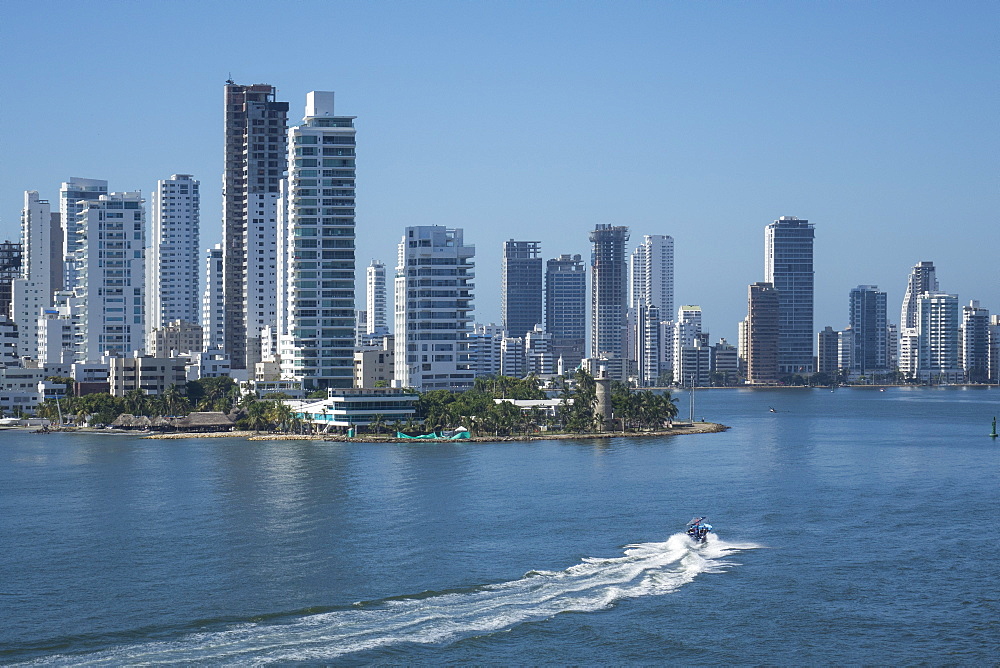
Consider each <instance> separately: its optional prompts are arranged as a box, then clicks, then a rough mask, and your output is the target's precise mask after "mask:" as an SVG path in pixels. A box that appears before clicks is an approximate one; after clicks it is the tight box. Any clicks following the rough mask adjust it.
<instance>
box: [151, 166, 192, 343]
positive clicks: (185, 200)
mask: <svg viewBox="0 0 1000 668" xmlns="http://www.w3.org/2000/svg"><path fill="white" fill-rule="evenodd" d="M198 186H199V183H198V181H196V180H195V179H194V178H192V176H191V175H190V174H174V175H172V176H171V177H170V178H169V179H161V180H159V181H157V182H156V189H155V190H154V191H153V195H152V198H151V200H152V201H151V211H150V214H151V215H150V219H151V225H150V239H149V242H150V243H149V247H148V248H147V250H146V295H147V307H146V326H147V328H149V330H150V333H151V336H152V331H153V330H157V329H162V328H163V327H164V326H165V325H167V323H171V322H176V321H183V322H184V323H186V327H187V328H188V329H190V328H192V327H199V328H200V325H199V324H198V323H199V321H200V319H201V298H200V295H199V294H198V273H199V266H198V264H199V249H200V247H201V242H200V236H199V234H200V233H199V211H200V200H199V192H198ZM199 338H200V337H199ZM198 349H199V350H200V349H201V348H200V347H199V348H198Z"/></svg>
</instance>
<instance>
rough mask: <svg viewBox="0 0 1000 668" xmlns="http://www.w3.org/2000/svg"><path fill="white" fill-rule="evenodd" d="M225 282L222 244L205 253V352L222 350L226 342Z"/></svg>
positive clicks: (203, 317)
mask: <svg viewBox="0 0 1000 668" xmlns="http://www.w3.org/2000/svg"><path fill="white" fill-rule="evenodd" d="M223 280H224V279H223V272H222V244H215V245H214V246H212V247H211V248H209V249H208V250H206V251H205V293H204V295H203V296H202V298H201V330H202V341H203V343H204V347H205V350H212V349H216V350H222V349H223V346H224V345H225V342H226V338H225V324H226V310H225V306H224V304H223V301H222V292H223Z"/></svg>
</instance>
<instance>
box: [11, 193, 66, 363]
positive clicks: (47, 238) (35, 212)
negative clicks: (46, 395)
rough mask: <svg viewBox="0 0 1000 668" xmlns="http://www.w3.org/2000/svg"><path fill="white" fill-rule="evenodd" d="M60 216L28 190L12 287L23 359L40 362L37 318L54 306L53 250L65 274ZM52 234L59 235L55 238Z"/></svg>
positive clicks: (20, 353)
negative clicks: (54, 228)
mask: <svg viewBox="0 0 1000 668" xmlns="http://www.w3.org/2000/svg"><path fill="white" fill-rule="evenodd" d="M53 220H55V221H56V222H58V220H59V217H58V215H56V216H54V217H53V215H52V210H51V207H50V205H49V203H48V202H47V201H46V200H43V199H40V198H39V196H38V193H37V192H36V191H34V190H29V191H25V193H24V208H23V209H22V210H21V249H22V250H21V261H20V265H21V266H20V272H19V275H18V276H17V277H16V278H15V279H14V280H13V282H12V286H11V302H12V303H11V318H12V320H13V321H14V323H15V324H16V325H17V350H18V355H19V356H21V357H30V358H31V359H38V317H39V315H40V314H41V313H42V310H43V309H45V308H48V307H49V306H51V305H52V291H53V287H52V279H53V275H52V260H53V257H52V255H53V251H54V250H55V252H56V253H58V254H59V255H58V258H59V259H58V262H57V263H56V265H57V267H59V268H60V271H59V273H58V274H57V275H58V276H60V281H59V282H60V283H61V282H62V281H61V275H62V271H61V268H62V256H61V248H62V233H61V230H58V229H57V230H53ZM53 232H56V236H55V238H53Z"/></svg>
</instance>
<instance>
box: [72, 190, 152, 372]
mask: <svg viewBox="0 0 1000 668" xmlns="http://www.w3.org/2000/svg"><path fill="white" fill-rule="evenodd" d="M144 204H145V201H144V200H143V199H142V195H141V194H140V193H138V192H125V193H110V194H108V195H101V196H100V197H99V198H98V199H97V200H93V201H86V202H85V203H84V205H83V208H82V210H81V211H80V212H79V213H78V214H77V216H76V225H75V236H76V238H77V239H78V240H79V244H78V246H77V248H76V250H75V251H74V253H73V271H72V274H73V275H74V276H75V277H76V285H75V286H74V288H73V294H74V296H75V297H78V298H81V299H82V301H81V302H80V309H81V312H80V327H81V329H80V330H79V331H78V332H76V333H75V334H74V345H75V356H74V357H75V359H74V360H73V361H76V362H94V361H97V360H99V359H101V357H102V356H104V355H109V354H110V355H122V356H124V355H132V354H134V353H135V352H136V351H141V350H143V347H144V345H145V332H146V327H145V312H146V298H145V295H146V291H145V252H146V211H145V207H144V206H143V205H144ZM77 337H78V338H77Z"/></svg>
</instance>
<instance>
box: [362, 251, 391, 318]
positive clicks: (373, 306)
mask: <svg viewBox="0 0 1000 668" xmlns="http://www.w3.org/2000/svg"><path fill="white" fill-rule="evenodd" d="M365 299H366V302H367V304H366V306H367V309H366V310H367V311H368V328H367V329H366V330H365V333H366V334H368V335H369V336H379V337H381V336H385V335H386V334H388V333H389V320H388V317H387V316H386V305H387V299H386V290H385V265H384V264H383V263H381V262H377V261H376V260H372V263H371V264H370V265H368V268H367V269H366V270H365Z"/></svg>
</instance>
